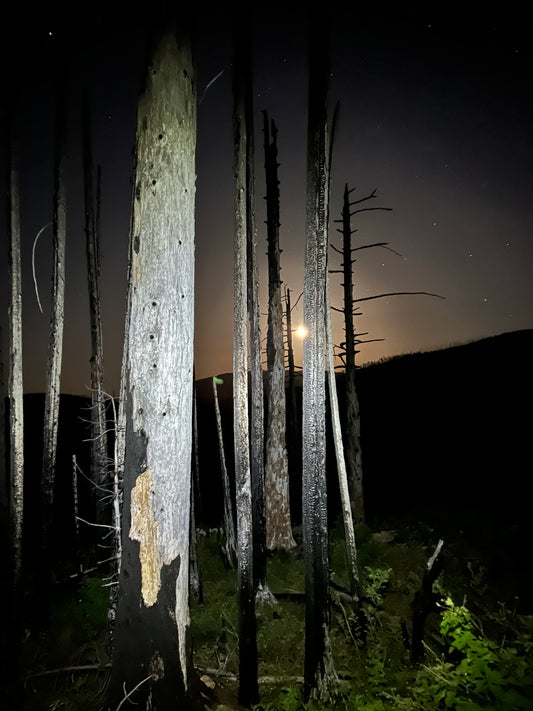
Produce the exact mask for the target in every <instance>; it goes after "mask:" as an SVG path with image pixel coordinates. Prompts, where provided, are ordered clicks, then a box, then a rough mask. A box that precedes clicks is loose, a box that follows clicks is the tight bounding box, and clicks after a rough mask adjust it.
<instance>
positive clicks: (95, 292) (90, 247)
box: [83, 95, 109, 523]
mask: <svg viewBox="0 0 533 711" xmlns="http://www.w3.org/2000/svg"><path fill="white" fill-rule="evenodd" d="M83 178H84V180H83V184H84V197H85V251H86V256H87V282H88V288H89V314H90V326H91V360H90V363H91V460H92V461H91V470H92V471H91V474H92V478H93V481H94V483H95V491H100V490H102V489H105V488H106V484H107V479H108V476H107V425H106V406H105V398H104V345H103V337H102V314H101V305H100V195H101V172H100V169H99V168H98V171H97V177H96V195H95V176H94V166H93V150H92V141H91V120H90V110H89V101H88V97H87V95H86V96H85V97H84V104H83ZM96 512H97V517H96V519H97V522H98V523H106V522H107V519H108V518H109V517H107V516H106V515H105V505H104V502H103V501H102V497H101V496H100V497H99V498H98V500H97V506H96Z"/></svg>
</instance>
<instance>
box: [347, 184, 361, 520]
mask: <svg viewBox="0 0 533 711" xmlns="http://www.w3.org/2000/svg"><path fill="white" fill-rule="evenodd" d="M349 196H350V191H349V190H348V186H347V185H346V186H345V189H344V204H343V209H342V240H343V242H342V252H343V261H342V267H343V288H344V330H345V339H346V341H345V344H344V348H345V352H346V362H345V366H346V461H347V466H348V482H349V486H350V500H351V505H352V515H353V519H354V521H355V522H356V523H364V520H365V507H364V498H363V464H362V452H361V420H360V414H359V398H358V397H357V391H356V388H355V355H356V350H355V329H354V314H353V310H354V303H353V276H352V262H353V260H352V241H351V236H352V230H351V223H350V218H351V214H350V197H349Z"/></svg>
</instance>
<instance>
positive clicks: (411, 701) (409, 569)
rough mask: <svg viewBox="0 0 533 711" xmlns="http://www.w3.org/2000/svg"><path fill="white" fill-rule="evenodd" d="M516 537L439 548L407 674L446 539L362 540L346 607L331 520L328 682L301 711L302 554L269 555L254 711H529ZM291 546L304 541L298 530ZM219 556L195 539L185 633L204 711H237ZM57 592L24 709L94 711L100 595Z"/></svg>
mask: <svg viewBox="0 0 533 711" xmlns="http://www.w3.org/2000/svg"><path fill="white" fill-rule="evenodd" d="M473 530H475V527H473ZM523 535H524V534H523V531H522V530H521V529H519V528H518V527H517V530H513V529H512V528H509V527H508V528H507V529H506V530H505V531H501V532H500V533H499V534H498V536H496V535H495V534H490V533H489V532H488V531H486V530H482V529H479V530H477V531H476V535H472V532H470V534H468V533H467V532H463V531H457V532H456V533H455V535H453V536H449V538H448V539H447V538H445V539H444V546H443V549H442V553H441V563H442V571H441V573H440V575H439V577H438V578H437V580H436V582H435V583H434V584H433V593H434V597H433V598H432V599H431V601H430V602H431V605H432V607H431V611H429V614H428V615H427V617H426V619H425V624H424V647H423V650H422V655H421V657H420V658H419V659H418V660H416V661H415V662H413V661H412V659H411V648H410V645H411V637H412V619H413V602H414V600H415V596H416V595H417V593H418V592H419V591H420V590H421V587H422V579H423V576H424V571H425V568H426V565H427V562H428V560H429V558H430V557H431V555H432V554H433V552H434V550H435V547H436V545H437V543H438V540H439V538H440V537H441V532H440V531H439V532H437V531H436V530H435V529H434V528H432V527H431V526H429V525H426V524H423V523H416V525H413V523H412V522H406V521H404V522H402V521H391V520H387V521H384V520H381V521H378V522H374V523H373V525H372V529H370V528H365V529H360V530H359V531H358V536H357V538H358V557H359V569H360V577H361V585H362V592H363V594H362V598H361V600H360V602H359V604H358V605H354V604H352V603H351V602H350V600H349V596H348V595H347V588H348V576H347V570H346V556H345V547H344V536H343V529H342V522H340V521H337V522H336V523H335V525H334V526H333V528H332V529H331V531H330V566H331V583H332V586H331V591H332V604H331V625H330V643H331V652H332V657H333V663H334V668H335V671H336V681H335V684H334V685H333V686H332V687H331V689H330V692H331V698H330V701H329V702H324V701H323V700H322V701H320V702H315V701H313V700H311V701H310V702H308V704H306V705H304V703H303V701H302V696H301V689H302V674H303V666H304V637H305V634H304V612H305V599H304V568H303V558H302V546H301V541H300V543H299V545H298V546H297V548H296V549H295V550H294V551H291V552H289V553H287V552H276V553H275V554H273V555H270V557H269V560H268V571H267V585H268V588H269V589H270V591H271V592H272V593H273V594H274V597H275V600H274V601H271V602H270V603H261V604H258V606H257V641H258V652H259V685H260V689H259V690H260V703H258V704H257V705H256V706H255V707H254V709H256V711H299V710H302V709H309V710H311V709H313V710H314V709H325V708H331V709H347V710H348V709H349V710H353V711H355V710H356V709H357V711H389V710H391V711H392V709H406V710H407V709H409V710H411V709H413V710H414V709H420V711H422V710H424V711H426V710H431V709H446V708H451V709H458V711H478V710H479V709H494V710H496V711H514V710H515V709H518V710H520V709H526V710H527V709H532V710H533V672H532V671H531V670H532V669H533V616H532V613H533V597H532V596H531V586H530V584H529V586H528V583H527V580H528V576H524V575H523V573H522V572H521V571H522V570H523V568H524V565H523V563H524V561H525V560H528V558H524V557H522V556H523V555H524V554H525V550H526V549H527V547H528V545H529V544H530V542H531V541H529V542H528V541H527V540H526V541H524V540H523ZM295 537H296V540H297V541H299V540H300V538H299V531H298V530H296V531H295ZM222 543H223V539H222V534H221V531H220V530H218V529H213V530H206V531H199V535H198V558H199V567H200V574H201V579H202V588H203V600H202V601H201V602H200V601H199V600H198V599H196V598H194V597H193V598H192V599H191V633H192V641H193V649H194V665H195V668H196V670H197V672H198V676H199V677H200V679H201V683H202V685H203V688H204V690H205V698H206V704H207V706H208V707H209V708H211V709H214V710H215V711H230V710H231V709H233V710H235V709H239V708H240V707H239V706H238V704H237V690H238V681H237V671H238V631H237V610H236V594H235V574H234V572H233V571H232V570H230V569H229V568H228V567H227V566H226V564H225V560H224V557H223V554H222ZM522 548H523V549H524V553H522V550H521V549H522ZM55 588H56V589H55V591H54V596H53V599H52V601H51V606H50V614H49V616H48V624H47V626H46V629H43V630H42V631H41V633H40V634H39V635H37V636H36V635H28V638H27V639H26V641H25V642H24V644H23V659H22V667H23V670H24V671H23V676H24V709H27V711H44V710H47V711H59V710H65V711H74V710H75V711H96V710H97V709H99V708H100V706H101V704H102V699H103V695H104V692H105V688H106V684H107V680H108V676H109V661H110V660H109V655H108V648H107V642H106V630H107V603H108V589H107V588H104V587H103V585H102V581H101V580H100V579H99V578H97V577H84V578H77V579H74V580H71V581H70V582H65V583H61V584H57V585H56V586H55ZM434 603H435V604H434ZM125 707H127V706H125ZM123 708H124V707H123Z"/></svg>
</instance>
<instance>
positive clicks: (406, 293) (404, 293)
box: [332, 291, 446, 311]
mask: <svg viewBox="0 0 533 711" xmlns="http://www.w3.org/2000/svg"><path fill="white" fill-rule="evenodd" d="M416 295H423V296H434V297H435V298H436V299H446V297H445V296H441V295H440V294H432V293H430V292H429V291H391V292H389V293H387V294H377V295H376V296H365V297H363V298H361V299H354V303H355V302H356V301H371V300H372V299H382V298H384V297H386V296H416ZM332 308H334V307H333V306H332ZM338 310H339V309H337V311H338Z"/></svg>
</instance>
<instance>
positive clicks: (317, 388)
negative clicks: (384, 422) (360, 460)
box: [302, 10, 336, 703]
mask: <svg viewBox="0 0 533 711" xmlns="http://www.w3.org/2000/svg"><path fill="white" fill-rule="evenodd" d="M311 13H312V16H311V22H310V33H309V38H308V42H309V50H308V51H309V99H308V129H307V204H306V240H305V265H304V266H305V272H304V323H305V326H306V328H307V336H306V338H305V341H304V354H303V408H302V416H303V423H302V455H303V481H302V489H303V496H302V507H303V544H304V564H305V589H306V613H305V664H304V698H305V699H306V700H307V699H308V698H309V696H310V695H311V694H312V695H313V696H314V697H316V698H317V700H318V701H319V702H321V703H327V702H328V701H329V700H330V698H331V695H332V693H333V689H334V687H335V685H336V675H335V671H334V668H333V657H332V654H331V648H330V643H329V620H330V612H329V560H328V521H327V491H326V396H325V366H326V362H325V347H326V336H325V323H326V319H325V309H326V304H325V296H326V276H327V233H328V225H327V218H328V184H329V178H328V136H327V93H328V74H329V70H328V41H327V30H325V29H324V28H323V27H320V26H319V25H320V23H321V20H319V17H318V10H311Z"/></svg>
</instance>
